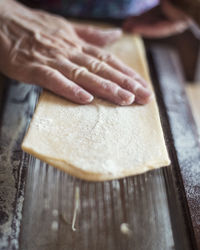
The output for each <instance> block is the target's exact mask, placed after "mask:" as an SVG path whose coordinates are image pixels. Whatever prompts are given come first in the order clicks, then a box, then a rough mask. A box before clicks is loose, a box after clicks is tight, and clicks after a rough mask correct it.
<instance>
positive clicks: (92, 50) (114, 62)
mask: <svg viewBox="0 0 200 250" xmlns="http://www.w3.org/2000/svg"><path fill="white" fill-rule="evenodd" d="M82 49H83V52H85V53H86V54H88V55H91V56H93V57H96V58H98V59H100V60H101V61H104V62H106V63H107V64H109V65H110V66H112V67H113V68H115V69H117V70H119V71H120V72H122V73H124V74H125V75H127V76H130V77H132V78H134V79H136V80H138V81H139V82H140V83H141V84H142V85H143V86H144V87H147V86H148V83H147V82H146V81H145V80H144V79H143V78H142V77H141V76H140V75H139V74H138V73H136V72H135V71H134V70H133V69H132V68H130V67H129V66H127V65H126V64H125V63H123V62H122V61H121V60H119V59H118V58H117V57H115V56H114V55H112V54H110V53H108V52H106V51H102V50H100V49H99V48H97V47H95V46H91V45H89V46H88V45H86V46H83V48H82Z"/></svg>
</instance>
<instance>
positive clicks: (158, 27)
mask: <svg viewBox="0 0 200 250" xmlns="http://www.w3.org/2000/svg"><path fill="white" fill-rule="evenodd" d="M118 1H119V0H118ZM132 1H133V0H132ZM41 2H42V1H41ZM54 2H55V1H54ZM90 2H91V1H90ZM154 2H155V1H154ZM163 2H166V6H165V10H166V9H167V8H170V7H171V5H170V4H169V5H168V2H167V1H165V0H164V1H163ZM158 8H159V7H158ZM155 10H156V12H155ZM155 10H154V12H155V13H154V14H155V16H154V19H153V22H152V23H151V26H150V27H148V25H147V22H144V23H141V21H140V17H136V18H135V17H134V18H132V17H129V19H128V20H126V21H125V23H124V28H125V29H126V30H128V31H130V32H139V33H142V34H143V35H145V34H146V35H147V36H153V37H157V36H159V35H162V36H165V35H168V34H172V33H174V32H180V31H182V30H183V29H185V27H186V26H187V18H186V17H185V15H184V14H183V13H182V12H181V11H179V10H177V13H178V15H179V17H180V18H179V19H178V20H176V22H175V21H174V20H173V18H174V17H173V15H171V14H173V11H172V12H171V11H170V13H171V14H170V15H171V16H170V15H169V16H167V13H168V12H166V16H165V18H164V21H163V20H162V21H161V22H157V19H156V18H160V14H158V12H159V9H155ZM175 11H176V10H175ZM156 13H157V15H158V16H156ZM177 13H176V16H175V19H176V17H177ZM146 16H147V17H146ZM146 16H144V18H143V19H144V20H145V18H146V19H147V20H149V19H148V18H149V17H148V14H147V15H146ZM110 17H112V16H110ZM115 18H116V16H115ZM150 18H152V16H151V15H150ZM135 24H137V25H135ZM152 27H154V28H152ZM120 35H121V31H120V30H108V31H101V30H98V29H96V28H92V27H87V26H83V25H77V24H74V23H71V22H68V21H66V20H65V19H64V18H62V17H58V16H55V15H51V14H48V13H46V12H43V11H39V10H33V9H29V8H27V7H25V6H23V5H21V4H19V3H18V2H16V1H14V0H1V1H0V45H1V46H0V57H1V59H0V72H2V73H4V74H5V75H7V76H8V77H11V78H13V79H16V80H18V81H23V82H26V83H34V84H37V85H40V86H42V87H44V88H46V89H49V90H51V91H53V92H55V93H56V94H58V95H61V96H63V97H65V98H67V99H69V100H71V101H74V102H77V103H80V104H86V103H90V102H91V101H92V100H93V97H94V96H95V95H96V96H99V97H102V98H104V99H107V100H109V101H111V102H114V103H116V104H120V105H130V104H132V103H133V102H136V103H138V104H145V103H147V102H148V101H149V100H150V99H151V92H150V90H148V87H147V83H146V82H145V81H144V80H143V79H142V77H140V76H139V75H138V74H137V73H136V72H134V71H133V70H132V69H130V68H129V67H127V66H126V65H124V64H123V63H122V62H121V61H119V60H118V59H117V58H115V57H114V56H113V55H110V54H108V53H106V52H105V51H104V50H102V49H100V48H99V47H97V46H103V45H105V44H107V43H111V42H113V41H114V40H116V39H118V38H119V37H120Z"/></svg>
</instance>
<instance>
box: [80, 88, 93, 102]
mask: <svg viewBox="0 0 200 250" xmlns="http://www.w3.org/2000/svg"><path fill="white" fill-rule="evenodd" d="M77 96H78V97H79V99H80V101H81V102H83V103H89V102H91V101H92V100H93V99H94V97H93V96H92V95H90V94H89V93H88V92H86V91H85V90H80V91H79V92H78V93H77Z"/></svg>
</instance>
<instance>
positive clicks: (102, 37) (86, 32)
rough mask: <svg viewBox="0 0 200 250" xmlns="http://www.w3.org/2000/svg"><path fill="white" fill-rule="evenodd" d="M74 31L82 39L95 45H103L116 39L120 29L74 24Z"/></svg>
mask: <svg viewBox="0 0 200 250" xmlns="http://www.w3.org/2000/svg"><path fill="white" fill-rule="evenodd" d="M74 28H75V31H76V33H77V34H78V36H79V37H80V38H82V39H83V40H84V41H86V42H88V43H91V44H95V45H97V46H105V45H107V44H110V43H112V42H114V41H116V40H118V39H119V38H120V37H121V35H122V31H121V29H105V30H103V29H98V28H96V27H92V26H86V25H77V24H75V25H74Z"/></svg>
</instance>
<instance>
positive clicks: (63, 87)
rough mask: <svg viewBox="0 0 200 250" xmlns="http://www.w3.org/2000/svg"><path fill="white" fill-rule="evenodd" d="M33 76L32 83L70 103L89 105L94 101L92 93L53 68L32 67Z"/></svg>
mask: <svg viewBox="0 0 200 250" xmlns="http://www.w3.org/2000/svg"><path fill="white" fill-rule="evenodd" d="M31 74H32V83H34V84H37V85H40V86H42V87H44V88H46V89H48V90H51V91H52V92H54V93H56V94H58V95H60V96H63V97H65V98H67V99H68V100H70V101H73V102H76V103H79V104H87V103H90V102H91V101H92V100H93V96H92V95H91V94H90V93H88V92H87V91H85V90H84V89H83V88H81V87H80V86H78V85H77V84H75V83H74V82H73V81H70V80H69V79H67V78H66V77H65V76H64V75H63V74H61V73H60V72H59V71H57V70H55V69H53V68H50V67H48V66H44V65H37V66H34V67H32V69H31Z"/></svg>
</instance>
